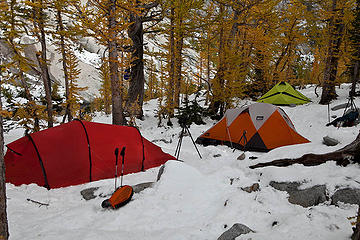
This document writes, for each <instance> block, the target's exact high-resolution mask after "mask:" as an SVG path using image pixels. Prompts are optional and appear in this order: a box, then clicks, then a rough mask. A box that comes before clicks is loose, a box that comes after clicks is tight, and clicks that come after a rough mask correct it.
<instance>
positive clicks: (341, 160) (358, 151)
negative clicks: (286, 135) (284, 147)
mask: <svg viewBox="0 0 360 240" xmlns="http://www.w3.org/2000/svg"><path fill="white" fill-rule="evenodd" d="M350 160H351V161H354V162H357V163H360V133H359V134H358V135H357V137H356V139H355V140H354V141H353V142H351V143H350V144H348V145H346V146H345V147H343V148H341V149H339V150H336V151H334V152H330V153H325V154H314V153H309V154H305V155H303V156H302V157H299V158H293V159H291V158H284V159H277V160H274V161H271V162H266V163H258V164H256V165H252V166H250V168H252V169H254V168H261V167H267V166H277V167H287V166H289V165H292V164H302V165H304V166H316V165H320V164H322V163H325V162H327V161H335V162H336V164H338V165H341V166H344V167H345V166H346V165H348V164H349V163H350Z"/></svg>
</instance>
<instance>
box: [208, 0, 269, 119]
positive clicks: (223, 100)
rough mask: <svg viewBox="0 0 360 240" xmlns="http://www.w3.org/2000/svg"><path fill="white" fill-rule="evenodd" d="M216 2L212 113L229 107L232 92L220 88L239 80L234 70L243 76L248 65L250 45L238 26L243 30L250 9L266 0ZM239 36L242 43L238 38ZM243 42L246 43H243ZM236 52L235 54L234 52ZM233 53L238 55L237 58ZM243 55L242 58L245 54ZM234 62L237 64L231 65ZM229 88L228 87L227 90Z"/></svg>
mask: <svg viewBox="0 0 360 240" xmlns="http://www.w3.org/2000/svg"><path fill="white" fill-rule="evenodd" d="M216 2H218V6H219V7H218V8H219V13H218V14H219V16H220V20H219V23H218V25H217V27H218V30H217V33H218V53H217V56H218V60H217V62H216V65H217V70H216V74H215V76H214V78H213V79H212V86H213V87H212V89H213V95H212V98H211V102H210V106H209V111H210V112H211V113H212V114H213V115H216V114H219V115H223V114H224V112H225V110H226V108H228V107H231V98H232V94H231V93H230V92H229V91H223V90H224V89H227V88H228V87H232V86H234V85H233V84H234V83H236V84H239V85H238V86H237V87H236V88H237V89H239V86H240V85H241V84H240V82H239V81H238V80H236V81H234V80H235V79H234V77H235V76H236V73H235V72H234V71H233V70H235V69H236V71H240V72H241V74H240V79H243V78H244V77H245V75H246V71H247V69H248V64H249V61H248V60H246V58H248V57H249V56H250V55H251V52H252V47H251V46H249V45H248V44H247V43H248V41H247V40H246V38H247V37H248V36H247V31H240V30H241V29H240V27H243V29H244V30H245V29H246V27H247V26H251V25H253V22H248V19H249V17H250V16H251V14H252V13H251V11H252V10H253V9H254V8H257V7H259V8H260V7H261V6H265V5H266V4H267V2H268V1H260V0H251V1H246V2H234V1H216ZM241 39H242V43H241V42H239V40H241ZM244 44H245V45H244ZM235 52H237V53H238V54H234V53H235ZM236 55H238V56H241V57H240V58H237V57H236ZM244 57H245V59H243V60H242V59H241V58H244ZM234 66H236V67H237V68H234ZM230 91H231V90H230Z"/></svg>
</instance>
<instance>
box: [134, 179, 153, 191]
mask: <svg viewBox="0 0 360 240" xmlns="http://www.w3.org/2000/svg"><path fill="white" fill-rule="evenodd" d="M153 184H154V183H153V182H144V183H139V184H136V185H134V186H132V188H133V190H134V193H139V192H141V191H143V190H144V189H146V188H149V187H152V186H153Z"/></svg>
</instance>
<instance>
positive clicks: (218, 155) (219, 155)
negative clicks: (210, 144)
mask: <svg viewBox="0 0 360 240" xmlns="http://www.w3.org/2000/svg"><path fill="white" fill-rule="evenodd" d="M213 157H214V158H217V157H221V154H215V155H213Z"/></svg>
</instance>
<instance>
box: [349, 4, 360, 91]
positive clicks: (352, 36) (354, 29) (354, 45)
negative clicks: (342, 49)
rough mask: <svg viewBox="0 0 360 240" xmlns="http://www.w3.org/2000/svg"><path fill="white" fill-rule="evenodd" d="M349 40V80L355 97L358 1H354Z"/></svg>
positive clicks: (359, 53)
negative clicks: (350, 61)
mask: <svg viewBox="0 0 360 240" xmlns="http://www.w3.org/2000/svg"><path fill="white" fill-rule="evenodd" d="M349 35H350V36H349V38H350V41H351V42H350V43H351V60H352V63H351V65H350V67H349V69H350V78H351V83H352V84H351V92H350V95H351V96H355V93H356V84H357V83H358V82H359V77H360V76H359V72H360V41H359V39H360V0H357V1H356V8H355V9H354V19H353V21H352V23H351V28H350V30H349Z"/></svg>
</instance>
